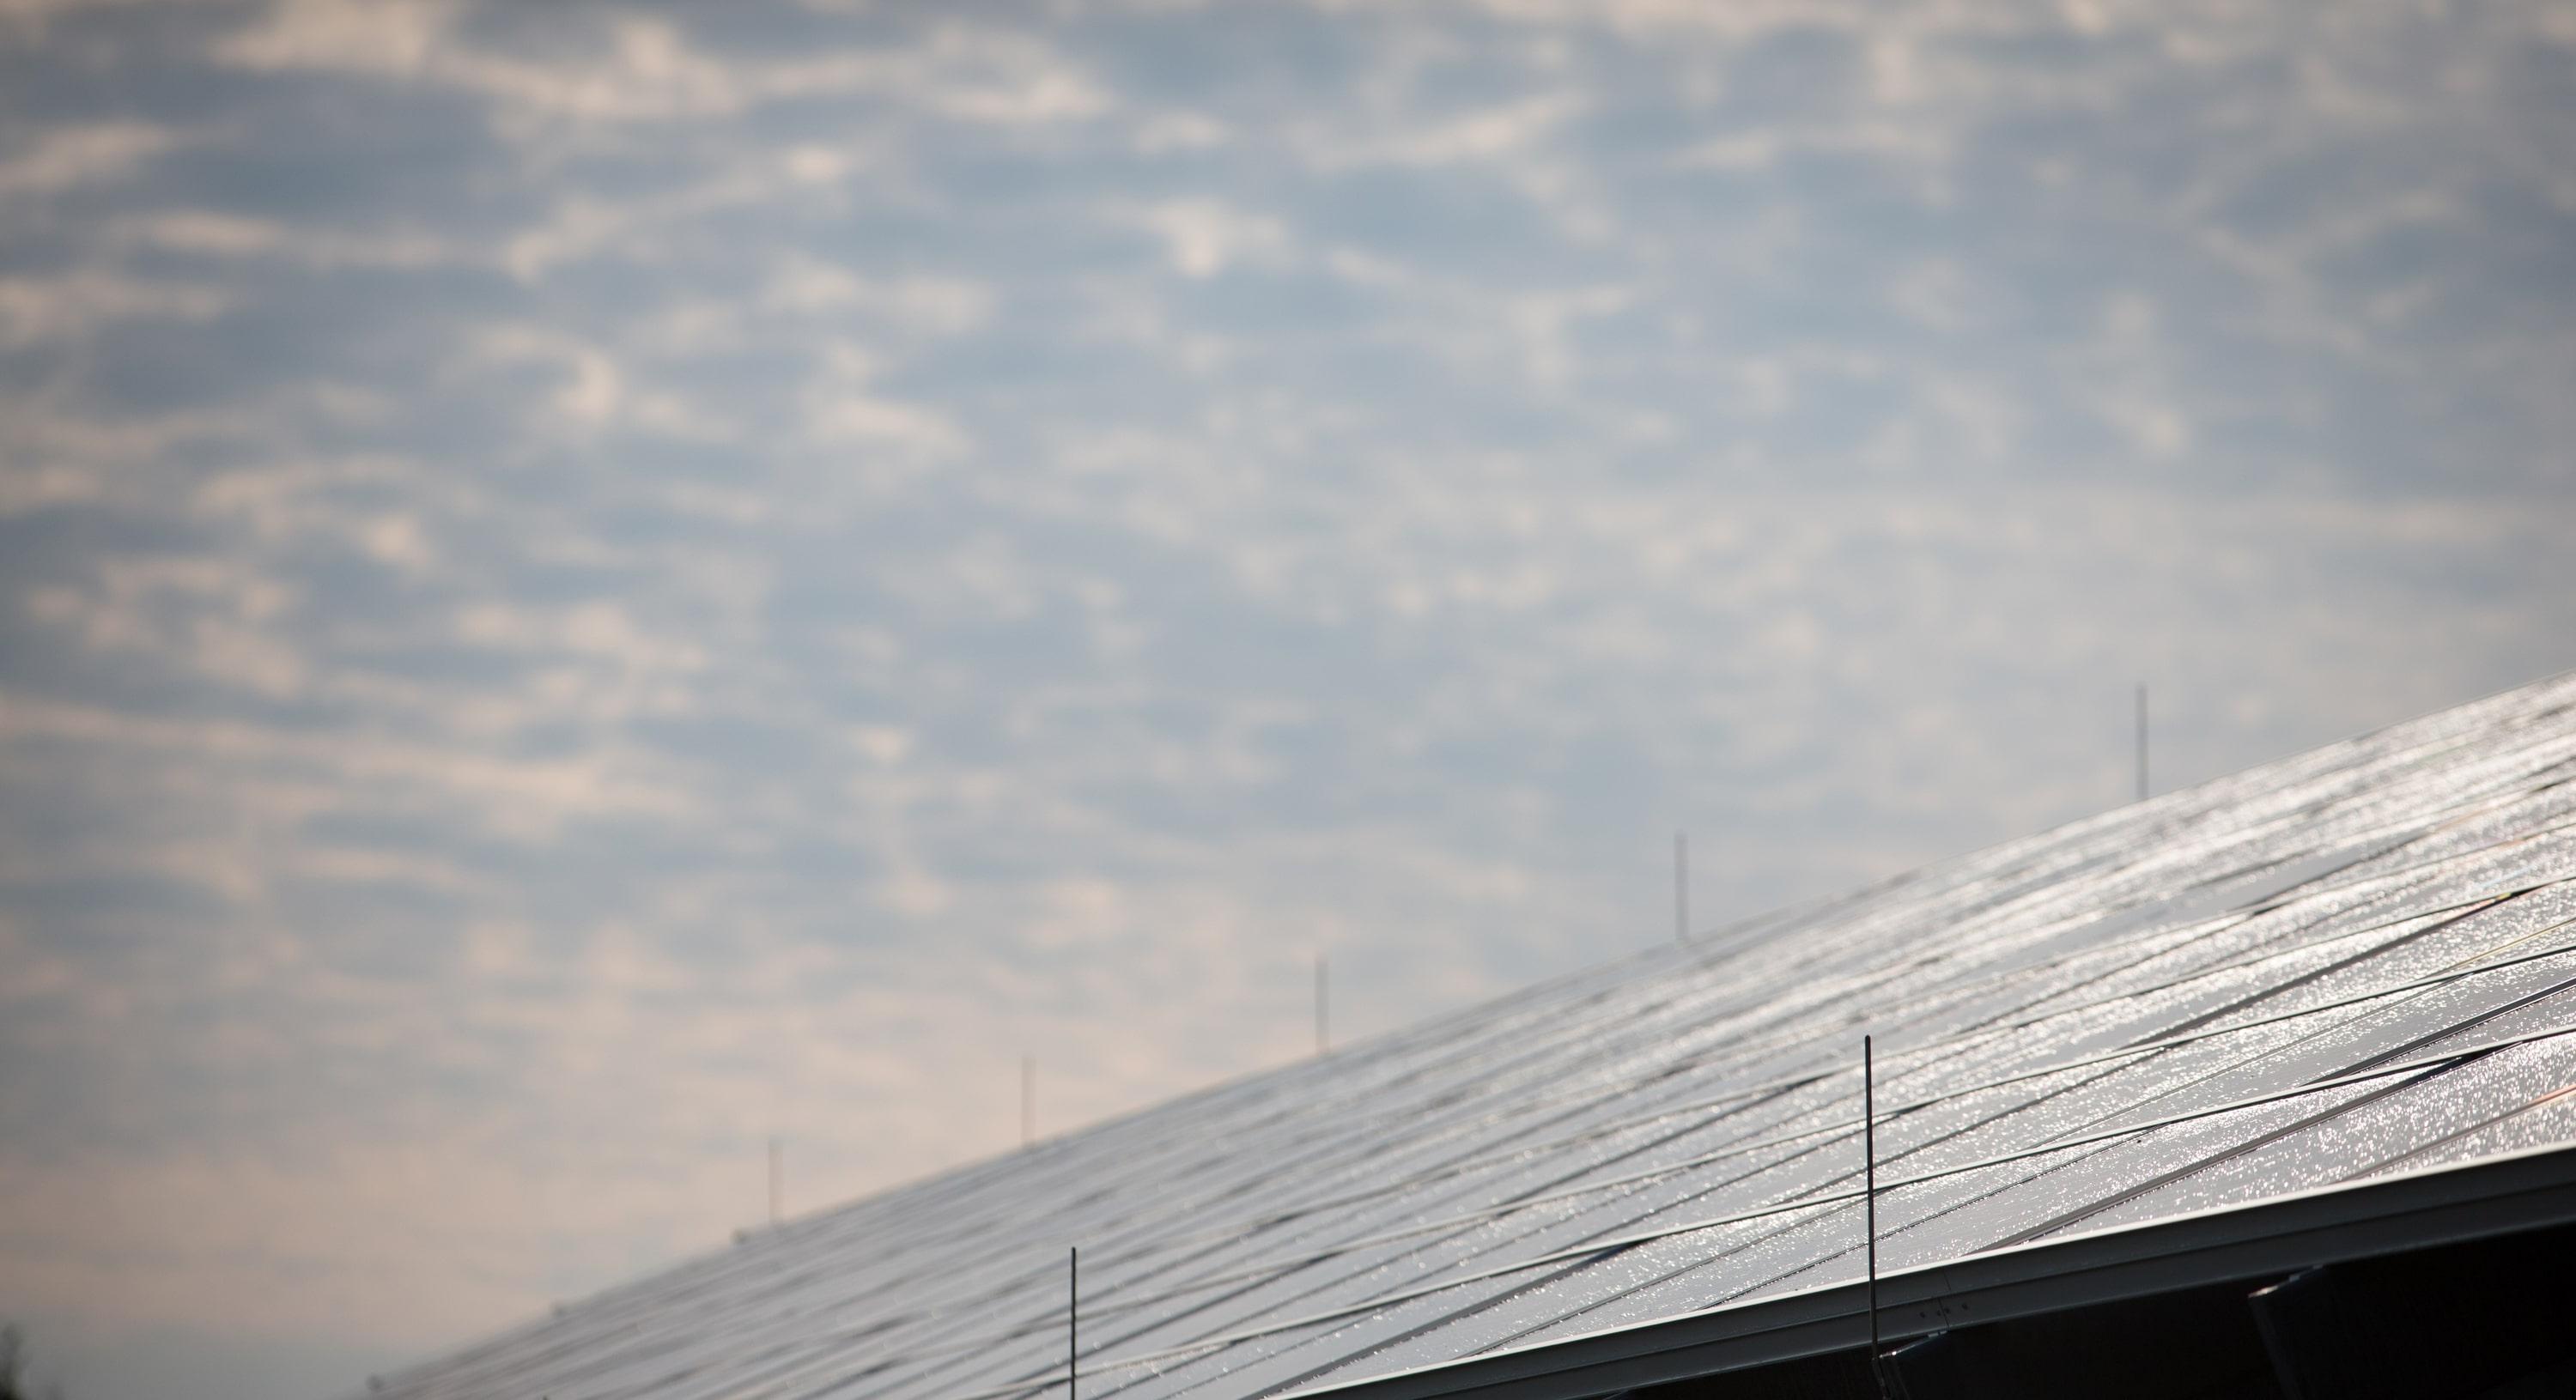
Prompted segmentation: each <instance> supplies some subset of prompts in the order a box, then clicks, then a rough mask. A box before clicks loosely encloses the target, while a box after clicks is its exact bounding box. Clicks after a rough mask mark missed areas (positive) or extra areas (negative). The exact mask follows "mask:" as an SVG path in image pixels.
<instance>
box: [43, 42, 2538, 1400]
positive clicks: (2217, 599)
mask: <svg viewBox="0 0 2576 1400" xmlns="http://www.w3.org/2000/svg"><path fill="white" fill-rule="evenodd" d="M0 93H6V94H8V96H7V97H6V98H0V104H5V107H0V110H5V113H6V120H5V122H0V424H5V427H0V791H5V792H6V793H7V798H6V801H5V804H0V966H6V967H7V968H8V969H9V970H10V971H9V974H8V975H7V976H6V977H5V979H0V1306H5V1307H6V1308H7V1309H9V1310H11V1311H12V1312H13V1313H14V1314H16V1315H23V1316H25V1317H27V1318H28V1319H29V1320H30V1321H31V1322H32V1323H33V1324H34V1325H33V1327H32V1329H31V1330H32V1331H33V1335H34V1340H35V1343H36V1345H37V1349H38V1353H39V1363H40V1367H42V1366H43V1364H44V1361H45V1357H46V1355H47V1354H48V1353H47V1348H48V1346H49V1345H51V1346H52V1348H53V1351H52V1354H53V1355H55V1356H56V1357H58V1358H59V1360H58V1364H59V1366H60V1367H61V1368H62V1371H63V1374H64V1376H65V1378H66V1379H67V1380H68V1381H69V1382H70V1388H71V1389H72V1391H73V1393H74V1395H75V1396H76V1397H77V1396H79V1395H82V1394H87V1393H99V1394H104V1393H108V1392H110V1391H114V1392H117V1393H131V1394H137V1395H149V1394H155V1393H163V1394H178V1393H182V1392H183V1391H184V1392H185V1393H190V1394H197V1395H204V1394H222V1393H238V1394H242V1395H251V1394H274V1393H278V1392H280V1391H281V1390H284V1391H296V1390H301V1391H304V1392H307V1393H321V1392H326V1391H333V1390H340V1389H346V1388H348V1387H350V1386H352V1385H354V1384H355V1383H356V1382H357V1381H358V1379H359V1378H360V1374H361V1372H362V1370H363V1368H364V1367H365V1366H367V1365H371V1364H375V1362H376V1361H377V1360H379V1359H393V1358H398V1357H403V1356H410V1355H417V1354H419V1353H421V1352H424V1351H428V1350H434V1349H436V1348H438V1347H441V1346H444V1345H446V1344H449V1343H452V1342H454V1341H457V1340H460V1339H462V1338H464V1337H467V1336H469V1335H471V1334H473V1333H475V1332H477V1331H480V1330H484V1329H488V1328H491V1327H494V1326H497V1325H500V1324H502V1323H504V1322H507V1321H509V1320H511V1319H513V1318H515V1317H519V1316H523V1315H526V1314H528V1313H530V1312H533V1311H536V1310H538V1309H541V1308H543V1307H544V1306H545V1305H546V1304H547V1303H548V1301H549V1300H551V1299H555V1298H559V1297H564V1296H569V1295H572V1294H575V1293H578V1292H581V1291H585V1290H588V1289H591V1288H595V1287H598V1286H600V1285H602V1284H605V1283H607V1282H609V1281H611V1280H613V1279H615V1278H617V1277H619V1276H620V1275H621V1274H623V1273H625V1272H627V1271H630V1270H633V1269H636V1268H640V1267H643V1266H645V1265H647V1264H650V1263H653V1262H657V1261H662V1260H666V1259H669V1258H671V1257H674V1256H675V1255H677V1254H680V1253H684V1252H687V1251H691V1250H695V1249H699V1248H704V1247H708V1246H710V1245H713V1244H716V1243H718V1242H720V1241H721V1240H722V1239H723V1238H724V1235H725V1232H726V1231H727V1230H729V1229H730V1228H732V1227H733V1226H735V1225H737V1224H741V1223H746V1222H748V1221H749V1220H751V1219H752V1218H753V1217H755V1216H756V1215H757V1214H758V1213H759V1212H760V1211H761V1210H762V1209H763V1208H764V1203H763V1189H764V1177H763V1172H764V1162H763V1157H762V1150H763V1149H762V1144H763V1142H764V1140H765V1139H766V1137H767V1136H769V1135H770V1134H772V1133H777V1134H780V1135H782V1136H783V1137H784V1138H785V1139H786V1141H787V1142H788V1144H789V1147H788V1163H789V1191H790V1199H791V1204H795V1203H804V1204H817V1203H820V1202H822V1201H825V1200H830V1199H837V1198H841V1197H845V1196H847V1195H849V1194H852V1193H854V1192H857V1191H861V1190H865V1189H870V1188H873V1187H878V1186H883V1185H886V1184H890V1183H892V1182H894V1181H897V1180H901V1179H904V1178H906V1177H909V1176H913V1175H917V1174H920V1173H923V1172H927V1171H932V1170H936V1169H938V1168H941V1167H943V1166H947V1165H952V1164H955V1163H957V1162H960V1161H963V1160H966V1159H969V1158H971V1157H974V1156H978V1155H981V1154H985V1153H990V1152H993V1151H998V1150H1003V1149H1006V1148H1007V1147H1009V1146H1010V1145H1011V1144H1012V1143H1013V1142H1014V1141H1015V1139H1016V1133H1017V1108H1018V1105H1017V1102H1016V1093H1017V1062H1018V1060H1019V1057H1020V1056H1021V1055H1022V1054H1023V1053H1034V1054H1036V1055H1037V1056H1039V1058H1040V1060H1041V1064H1042V1071H1041V1081H1040V1082H1041V1106H1040V1117H1041V1126H1042V1127H1043V1126H1048V1125H1055V1126H1061V1125H1063V1124H1066V1123H1069V1122H1073V1121H1079V1120H1082V1119H1087V1118H1089V1117H1092V1116H1096V1115H1098V1114H1102V1113H1107V1112H1112V1111H1116V1110H1118V1109H1121V1108H1124V1107H1129V1106H1133V1105H1135V1104H1138V1103H1142V1102H1145V1101H1149V1100H1151V1099H1153V1098H1155V1097H1159V1096H1161V1095H1164V1094H1168V1093H1171V1092H1175V1091H1178V1090H1181V1089H1185V1088H1188V1087H1192V1086H1195V1085H1198V1084H1202V1083H1205V1082H1207V1081H1209V1080H1211V1079H1213V1078H1216V1077H1219V1076H1223V1075H1229V1074H1235V1073H1241V1072H1244V1071H1247V1070H1250V1069H1253V1068H1256V1067H1259V1066H1262V1065H1265V1064H1271V1063H1276V1062H1279V1061H1280V1060H1282V1059H1285V1058H1287V1057H1289V1056H1292V1055H1294V1054H1297V1053H1299V1052H1300V1051H1301V1050H1302V1048H1303V1047H1304V1045H1305V1044H1306V1039H1307V1037H1308V1035H1309V1031H1308V1022H1307V1019H1306V1017H1307V1006H1306V996H1307V980H1306V979H1307V971H1306V969H1307V965H1308V960H1309V959H1310V958H1311V956H1312V955H1313V954H1314V953H1315V952H1317V951H1328V952H1329V953H1330V955H1331V957H1332V959H1333V965H1334V967H1335V969H1336V975H1337V979H1338V980H1337V986H1336V991H1335V1003H1336V1007H1337V1015H1336V1020H1337V1022H1338V1023H1339V1024H1340V1025H1342V1026H1343V1027H1345V1028H1347V1029H1348V1030H1349V1031H1350V1032H1353V1033H1363V1032H1366V1031H1368V1030H1372V1029H1382V1028H1385V1027H1389V1026H1392V1025H1396V1024H1399V1023H1402V1022H1404V1021H1408V1020H1411V1019H1414V1018H1417V1017H1419V1016H1421V1015H1423V1014H1426V1013H1428V1012H1430V1011H1433V1010H1436V1009H1439V1008H1442V1007H1447V1006H1453V1005H1456V1004H1459V1003H1460V1002H1462V1001H1463V1000H1465V999H1468V998H1471V997H1475V996H1479V995H1483V994H1487V993H1490V992H1493V991H1496V990H1500V989H1502V988H1505V987H1509V986H1512V985H1515V984H1517V983H1520V982H1522V981H1525V980H1527V979H1529V978H1532V977H1534V976H1538V975H1541V974H1543V973H1548V972H1553V971H1558V970H1562V969H1564V968H1567V967H1571V966H1575V965H1579V964H1581V963H1583V962H1586V961H1590V960H1593V959H1596V958H1598V957H1601V956H1604V955H1607V954H1610V953H1614V952H1617V951H1622V950H1625V949H1628V948H1631V947H1635V946H1637V945H1639V944H1641V943H1643V942H1646V941H1650V940H1652V939H1654V938H1656V937H1658V936H1659V935H1660V933H1661V931H1662V930H1664V929H1665V928H1666V927H1668V918H1669V915H1668V913H1667V911H1666V907H1665V900H1666V899H1667V898H1668V894H1667V891H1668V885H1667V883H1666V880H1667V876H1666V873H1665V871H1664V867H1663V861H1664V859H1665V849H1666V846H1665V843H1666V841H1667V839H1668V833H1669V832H1670V831H1672V830H1673V829H1675V828H1676V827H1685V826H1686V827H1688V828H1690V829H1691V830H1692V832H1693V833H1694V845H1693V850H1694V853H1695V860H1696V865H1697V882H1698V891H1697V895H1696V907H1697V908H1699V909H1700V910H1702V911H1703V912H1704V913H1707V915H1708V919H1709V920H1710V921H1714V920H1716V919H1717V918H1719V917H1721V916H1724V915H1729V914H1733V913H1738V912H1748V911H1751V910H1753V909H1756V908H1759V907H1764V906H1768V905H1772V904H1776V903H1779V902H1781V901H1784V900H1788V899H1793V898H1798V897H1803V896H1807V895H1813V894H1819V893H1824V892H1828V891H1831V890H1833V889H1836V888H1838V887H1841V886H1844V885H1847V884H1850V883H1853V882H1856V881H1860V880H1864V879H1869V878H1874V877H1878V876H1882V875H1885V874H1888V873H1892V872H1893V871H1896V870H1898V869H1902V868H1904V867H1906V866H1909V865H1911V864H1915V863H1918V862H1920V861H1922V860H1925V859H1929V858H1932V857H1935V856H1938V855H1941V854H1945V853H1948V852H1952V851H1957V850H1961V849H1965V848H1968V847H1971V846H1974V845H1977V844H1980V843H1983V842H1986V841H1990V840H1994V839H1999V838H2002V837H2005V836H2008V835H2012V834H2015V833H2019V832H2022V831H2025V830H2029V829H2032V828H2034V827H2037V826H2040V825H2043V824H2045V823H2048V822H2051V821H2056V820H2061V819H2065V818H2069V817H2073V816H2077V815H2081V814H2083V813H2085V812H2088V811H2091V810H2096V809H2098V808H2100V807H2102V806H2106V805H2109V804H2111V803H2113V802H2116V801H2118V800H2120V799H2121V798H2122V796H2123V795H2124V794H2125V792H2126V791H2127V786H2128V783H2129V761H2130V760H2129V751H2128V747H2127V744H2128V724H2129V714H2128V708H2127V707H2128V703H2129V687H2130V685H2131V683H2132V682H2133V681H2134V680H2136V679H2139V678H2144V679H2147V680H2148V681H2150V682H2151V683H2152V684H2153V686H2154V687H2155V691H2154V694H2155V704H2156V716H2157V719H2156V745H2157V753H2156V763H2157V769H2158V772H2159V775H2160V778H2161V779H2162V780H2163V781H2165V782H2179V781H2187V780H2192V779H2197V778H2202V777H2208V776H2213V775H2215V774H2218V773H2221V772H2225V771H2228V770H2230V769H2233V768H2235V767H2237V766H2241V765H2243V764H2245V763H2249V762H2252V761H2254V760H2257V759H2260V758H2263V757H2267V756H2271V755H2274V754H2278V753H2281V752H2284V751H2287V750H2290V749H2293V748H2296V747H2298V746H2301V745H2304V744H2308V743H2312V742H2318V741H2322V740H2324V739H2327V738H2330V737H2334V736H2336V735H2338V734H2341V733H2345V732H2350V731H2352V730H2355V729H2358V728H2361V727H2364V726H2367V725H2371V724H2376V723H2380V722H2384V721H2387V720H2390V719H2394V718H2397V717H2399V716H2402V715H2405V714H2408V713H2412V712H2418V711H2421V710H2424V709H2428V708H2433V707H2436V706H2439V705H2443V704H2447V703H2450V702H2452V701H2455V700H2459V699H2464V698H2467V697H2469V696H2471V695H2475V694H2478V693H2482V692H2484V691H2488V690H2493V689H2497V688H2500V687H2502V686H2505V685H2509V684H2512V683H2515V682H2518V681H2521V680H2525V679H2528V678H2531V677H2533V676H2536V675H2540V674H2544V673H2547V672H2551V671H2555V670H2558V669H2562V668H2563V667H2565V666H2566V665H2568V664H2569V662H2570V660H2571V657H2570V655H2569V654H2568V652H2567V650H2566V647H2567V642H2566V638H2567V637H2568V636H2569V635H2571V624H2576V605H2571V604H2570V602H2569V601H2568V600H2569V599H2571V598H2576V560H2571V556H2570V555H2569V553H2568V551H2567V550H2566V549H2565V547H2564V541H2565V540H2566V538H2567V537H2568V534H2569V528H2570V526H2571V524H2576V519H2571V515H2576V507H2571V504H2570V503H2571V502H2576V492H2571V491H2570V489H2569V488H2570V486H2571V485H2576V482H2571V479H2570V478H2571V475H2576V473H2571V471H2570V468H2569V465H2568V456H2567V454H2568V451H2569V445H2570V443H2571V442H2576V431H2571V430H2576V406H2571V404H2572V403H2576V401H2571V400H2570V398H2569V396H2568V395H2567V394H2566V392H2565V386H2566V385H2567V384H2568V383H2570V382H2576V331H2571V329H2570V327H2571V326H2576V320H2571V319H2570V317H2569V316H2568V314H2567V311H2568V308H2569V306H2570V304H2571V296H2572V295H2576V253H2571V250H2576V25H2571V24H2570V22H2569V20H2568V17H2567V16H2566V15H2565V14H2564V13H2562V12H2560V11H2559V10H2557V9H2554V8H2552V7H2550V6H2547V5H2544V4H2538V3H2533V4H2528V5H2479V6H2460V7H2445V6H2429V7H2428V6H2424V5H2419V4H2404V5H2398V4H2373V3H2357V4H2347V5H2338V6H2334V7H2331V8H2329V9H2324V10H2319V9H2317V8H2315V7H2308V6H2296V5H2289V4H2253V3H2207V4H2195V5H2173V4H2154V5H2145V4H2138V5H2128V4H2118V3H2090V4H2076V3H2068V4H2062V5H2028V6H2010V5H1978V6H1938V5H1931V6H1910V5H1909V6H1898V5H1890V4H1879V3H1866V4H1862V3H1854V4H1828V3H1802V4H1797V5H1776V6H1775V5H1759V4H1731V5H1724V6H1709V5H1701V4H1666V3H1658V2H1657V0H1632V2H1631V3H1610V4H1602V3H1587V4H1583V5H1565V6H1559V5H1555V4H1551V3H1546V2H1545V0H1495V3H1490V4H1483V5H1476V4H1454V5H1407V6H1384V5H1375V4H1362V3H1340V4H1319V5H1305V4H1294V5H1292V4H1259V3H1256V4H1250V5H1230V6H1225V7H1220V8H1206V7H1199V6H1193V5H1188V4H1169V3H1141V0H1140V3H1136V4H1132V5H1124V4H1059V5H1047V6H1026V7H1005V6H1001V5H992V6H970V7H964V8H962V9H961V8H958V7H949V6H932V5H910V6H907V5H889V6H874V7H870V6H850V7H842V6H832V5H823V4H816V5H811V6H764V7H752V8H742V7H732V8H728V9H726V10H725V11H723V12H722V13H720V14H719V13H717V12H714V11H709V10H705V9H703V8H699V7H677V6H675V7H668V8H663V7H657V6H650V5H642V4H629V5H620V6H546V7H537V8H535V9H529V8H528V7H509V6H493V7H480V6H472V5H465V4H384V3H369V4H363V5H361V4H347V3H309V4H308V3H292V4H285V5H280V6H275V7H270V8H240V7H232V6H224V5H200V4H190V5H176V6H170V7H160V6H152V5H140V4H132V5H73V4H56V3H38V2H33V0H17V3H12V4H8V5H0ZM321 1338H329V1339H332V1340H331V1341H329V1342H327V1343H326V1342H323V1341H320V1340H317V1339H321Z"/></svg>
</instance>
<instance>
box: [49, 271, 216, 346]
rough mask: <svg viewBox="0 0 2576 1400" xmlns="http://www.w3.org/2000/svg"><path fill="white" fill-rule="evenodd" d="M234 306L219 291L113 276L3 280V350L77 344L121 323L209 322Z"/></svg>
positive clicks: (87, 274) (73, 274)
mask: <svg viewBox="0 0 2576 1400" xmlns="http://www.w3.org/2000/svg"><path fill="white" fill-rule="evenodd" d="M232 303H233V297H232V295H231V294H230V293H228V292H226V291H224V290H223V289H222V288H219V287H213V286H207V285H204V284H201V283H187V282H161V281H146V280H143V279H140V278H134V277H126V276H121V275H119V274H116V273H111V272H98V271H79V272H71V273H65V274H61V275H58V276H53V277H0V345H6V346H13V347H14V346H29V345H73V344H78V343H80V342H82V341H84V340H87V339H89V338H90V337H92V336H94V335H96V334H97V333H98V332H99V331H101V330H103V329H105V328H106V327H108V326H109V325H112V324H114V323H116V322H119V321H205V320H211V319H213V318H214V317H216V316H219V315H221V314H223V312H224V310H225V309H226V308H227V307H229V306H231V305H232Z"/></svg>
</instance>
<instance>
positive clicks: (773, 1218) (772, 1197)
mask: <svg viewBox="0 0 2576 1400" xmlns="http://www.w3.org/2000/svg"><path fill="white" fill-rule="evenodd" d="M779 1195H780V1191H779V1188H778V1137H777V1135H776V1134H774V1133H773V1134H771V1135H770V1139H769V1223H770V1224H771V1225H773V1226H774V1225H776V1224H777V1223H778V1198H779Z"/></svg>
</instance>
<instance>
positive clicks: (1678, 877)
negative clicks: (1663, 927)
mask: <svg viewBox="0 0 2576 1400" xmlns="http://www.w3.org/2000/svg"><path fill="white" fill-rule="evenodd" d="M1673 941H1674V942H1675V943H1678V944H1681V945H1682V946H1684V947H1688V946H1690V833H1688V832H1685V831H1676V832H1674V833H1673Z"/></svg>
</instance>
